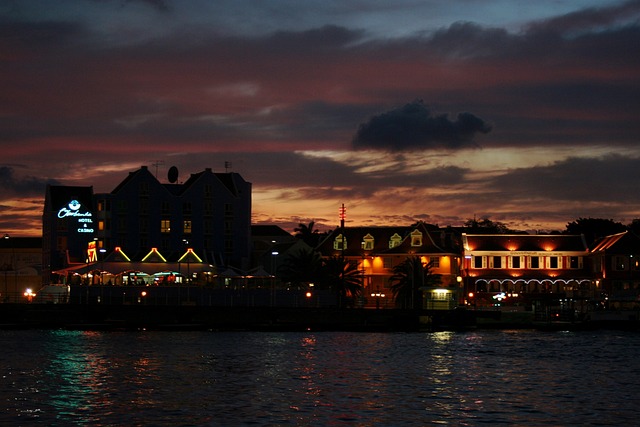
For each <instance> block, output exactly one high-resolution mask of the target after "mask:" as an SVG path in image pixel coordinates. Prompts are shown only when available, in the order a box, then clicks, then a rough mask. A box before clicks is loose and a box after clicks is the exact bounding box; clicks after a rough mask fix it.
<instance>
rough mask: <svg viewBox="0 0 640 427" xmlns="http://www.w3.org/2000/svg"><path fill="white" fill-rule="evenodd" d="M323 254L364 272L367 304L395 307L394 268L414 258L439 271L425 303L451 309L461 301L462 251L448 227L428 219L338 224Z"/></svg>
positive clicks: (425, 291) (426, 291)
mask: <svg viewBox="0 0 640 427" xmlns="http://www.w3.org/2000/svg"><path fill="white" fill-rule="evenodd" d="M317 250H318V251H319V252H320V254H321V255H322V256H323V257H324V258H329V257H344V259H345V260H346V261H347V262H349V263H351V264H352V265H354V266H357V268H358V270H361V271H362V277H363V283H362V285H363V295H364V298H365V301H364V304H365V306H367V307H377V308H393V307H394V301H393V294H392V292H391V288H390V285H391V281H390V279H391V277H392V276H393V268H394V267H395V266H397V265H399V264H401V263H402V262H404V261H405V260H407V259H408V258H410V257H419V258H420V260H421V262H422V263H423V265H426V264H430V265H431V267H432V269H431V272H432V273H433V274H438V275H440V277H441V279H442V283H441V286H439V287H438V288H435V289H423V294H424V304H423V306H424V308H447V309H449V308H453V307H455V306H457V305H458V303H459V298H460V297H461V292H459V291H460V289H459V281H458V277H459V271H460V255H459V250H458V248H457V245H456V240H455V239H454V237H453V236H452V234H451V233H450V232H449V231H446V230H442V229H439V228H438V227H437V226H432V225H429V224H425V223H418V224H416V225H414V226H406V227H405V226H397V227H338V228H336V229H335V230H333V231H332V232H331V233H329V234H328V236H327V237H326V238H325V239H324V240H323V241H322V242H321V243H320V244H319V246H318V247H317Z"/></svg>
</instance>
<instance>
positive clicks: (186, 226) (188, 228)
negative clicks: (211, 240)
mask: <svg viewBox="0 0 640 427" xmlns="http://www.w3.org/2000/svg"><path fill="white" fill-rule="evenodd" d="M182 231H183V233H184V234H191V221H190V220H186V221H183V227H182Z"/></svg>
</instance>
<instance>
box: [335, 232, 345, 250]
mask: <svg viewBox="0 0 640 427" xmlns="http://www.w3.org/2000/svg"><path fill="white" fill-rule="evenodd" d="M333 249H334V250H336V251H341V250H344V249H347V239H346V238H344V237H343V236H342V234H339V235H337V236H336V238H335V239H334V240H333Z"/></svg>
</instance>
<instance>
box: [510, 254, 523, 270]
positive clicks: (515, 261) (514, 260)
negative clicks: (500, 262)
mask: <svg viewBox="0 0 640 427" xmlns="http://www.w3.org/2000/svg"><path fill="white" fill-rule="evenodd" d="M521 265H522V264H521V259H520V257H519V256H513V257H511V268H521V267H520V266H521Z"/></svg>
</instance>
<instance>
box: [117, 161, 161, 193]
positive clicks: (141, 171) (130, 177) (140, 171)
mask: <svg viewBox="0 0 640 427" xmlns="http://www.w3.org/2000/svg"><path fill="white" fill-rule="evenodd" d="M141 174H146V175H150V176H151V177H153V179H156V178H155V177H154V176H153V175H151V172H149V169H147V167H146V166H141V167H140V169H138V170H137V171H133V172H129V175H127V177H126V178H125V179H123V180H122V182H121V183H120V184H118V186H117V187H116V188H114V189H113V191H111V193H112V194H115V193H118V192H119V191H120V190H122V189H123V188H124V187H125V186H126V185H127V184H128V183H129V182H131V181H132V180H133V179H134V178H136V177H137V176H138V175H141Z"/></svg>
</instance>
